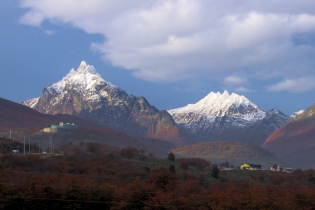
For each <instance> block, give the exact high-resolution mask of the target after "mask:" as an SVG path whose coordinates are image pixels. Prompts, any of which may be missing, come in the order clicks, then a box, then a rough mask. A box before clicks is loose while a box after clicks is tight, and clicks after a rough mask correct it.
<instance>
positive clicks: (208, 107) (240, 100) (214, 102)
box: [169, 90, 261, 116]
mask: <svg viewBox="0 0 315 210" xmlns="http://www.w3.org/2000/svg"><path fill="white" fill-rule="evenodd" d="M246 109H248V110H247V111H246ZM254 110H255V111H259V110H261V109H260V108H259V107H258V106H257V105H256V104H254V103H252V102H250V101H249V100H248V99H247V98H246V97H245V96H243V95H238V94H236V93H232V94H231V95H230V94H229V92H228V91H226V90H225V91H224V92H223V93H222V94H221V93H220V92H217V93H214V92H210V93H209V94H208V95H207V96H206V97H204V98H203V99H201V100H200V101H198V102H197V103H195V104H188V105H187V106H185V107H181V108H177V109H172V110H169V112H170V113H171V114H175V113H177V114H179V113H194V114H201V115H204V116H226V115H231V114H232V115H238V114H247V113H249V112H252V111H254Z"/></svg>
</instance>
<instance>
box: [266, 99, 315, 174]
mask: <svg viewBox="0 0 315 210" xmlns="http://www.w3.org/2000/svg"><path fill="white" fill-rule="evenodd" d="M263 148H266V149H268V150H270V151H272V152H274V153H275V154H276V155H277V156H278V157H279V158H281V159H282V160H284V161H285V162H288V163H290V164H292V166H293V167H297V168H301V169H308V168H315V162H314V159H313V158H314V154H315V104H313V105H312V106H311V107H309V108H308V109H307V110H305V111H304V112H303V113H301V114H299V115H298V116H296V117H295V118H294V119H292V120H291V121H289V122H288V123H286V124H285V125H283V126H282V127H281V128H280V129H278V130H276V131H275V132H273V133H272V134H271V135H270V136H269V137H268V138H267V139H266V141H265V143H264V145H263Z"/></svg>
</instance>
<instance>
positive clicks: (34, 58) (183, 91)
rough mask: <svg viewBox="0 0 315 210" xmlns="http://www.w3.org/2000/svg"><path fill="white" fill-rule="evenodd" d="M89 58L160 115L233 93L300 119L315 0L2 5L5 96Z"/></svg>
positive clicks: (314, 92)
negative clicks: (212, 96)
mask: <svg viewBox="0 0 315 210" xmlns="http://www.w3.org/2000/svg"><path fill="white" fill-rule="evenodd" d="M83 60H84V61H86V62H87V63H88V64H89V65H93V66H94V67H95V69H96V70H97V71H98V73H99V74H101V75H102V77H103V79H105V80H106V81H109V82H111V83H112V84H114V85H116V86H118V87H120V88H122V89H123V90H125V91H126V92H127V93H128V94H132V95H135V96H144V97H145V98H146V99H147V100H148V101H149V103H150V104H151V105H154V106H156V107H157V108H158V109H160V110H162V109H165V110H168V109H173V108H178V107H182V106H186V105H187V104H189V103H196V102H197V101H199V100H200V99H202V98H204V97H205V96H206V95H207V94H209V93H210V92H211V91H213V92H221V93H222V92H223V91H224V90H227V91H229V93H232V92H234V93H237V94H240V95H244V96H245V97H247V98H248V99H249V100H250V101H252V102H253V103H255V104H256V105H258V106H260V107H261V108H263V109H264V110H270V109H272V108H277V109H279V110H280V111H282V112H284V113H285V114H292V113H293V112H295V111H299V110H301V109H307V108H308V107H309V106H311V105H312V104H313V103H315V1H313V0H299V1H296V0H276V1H275V0H264V1H262V0H242V1H239V0H222V1H216V0H193V1H192V0H133V1H130V0H41V1H38V0H1V1H0V73H1V76H0V83H1V88H0V97H2V98H5V99H8V100H11V101H14V102H17V103H21V102H22V101H24V100H28V99H30V98H34V97H38V96H40V95H41V92H42V90H43V88H44V87H48V86H50V85H52V84H53V83H55V82H58V81H59V80H61V79H62V78H63V77H64V76H65V75H66V74H67V73H68V72H69V71H70V69H71V68H74V69H77V68H78V66H79V65H80V63H81V61H83Z"/></svg>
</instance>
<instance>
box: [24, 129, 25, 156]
mask: <svg viewBox="0 0 315 210" xmlns="http://www.w3.org/2000/svg"><path fill="white" fill-rule="evenodd" d="M24 156H25V134H24Z"/></svg>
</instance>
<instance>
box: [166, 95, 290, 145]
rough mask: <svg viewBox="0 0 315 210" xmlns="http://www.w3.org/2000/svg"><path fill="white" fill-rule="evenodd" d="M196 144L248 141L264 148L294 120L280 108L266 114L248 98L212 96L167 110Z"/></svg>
mask: <svg viewBox="0 0 315 210" xmlns="http://www.w3.org/2000/svg"><path fill="white" fill-rule="evenodd" d="M168 112H169V113H170V114H171V115H172V117H173V118H174V120H175V122H176V123H177V124H179V125H181V126H183V127H184V128H185V129H186V131H187V133H188V134H189V135H190V137H191V138H193V139H196V140H197V141H200V142H202V141H207V142H208V141H210V142H211V141H229V142H247V143H250V144H254V145H258V146H261V145H262V144H263V143H264V141H265V140H266V138H267V137H268V136H269V135H270V134H271V133H272V132H274V131H275V130H277V129H279V128H280V127H281V126H282V125H283V124H285V123H286V122H288V121H289V120H290V119H291V117H290V116H287V115H285V114H283V113H282V112H281V111H279V110H277V109H272V110H270V111H267V112H266V111H264V110H263V109H261V108H260V107H258V106H257V105H256V104H254V103H252V102H250V101H249V100H248V99H247V98H246V97H245V96H240V95H238V94H235V93H232V94H231V95H230V94H229V93H228V92H227V91H224V92H223V93H222V94H221V93H219V92H218V93H214V92H211V93H209V94H208V95H207V96H206V97H205V98H203V99H201V100H200V101H198V102H197V103H195V104H188V105H187V106H185V107H181V108H177V109H172V110H168Z"/></svg>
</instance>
